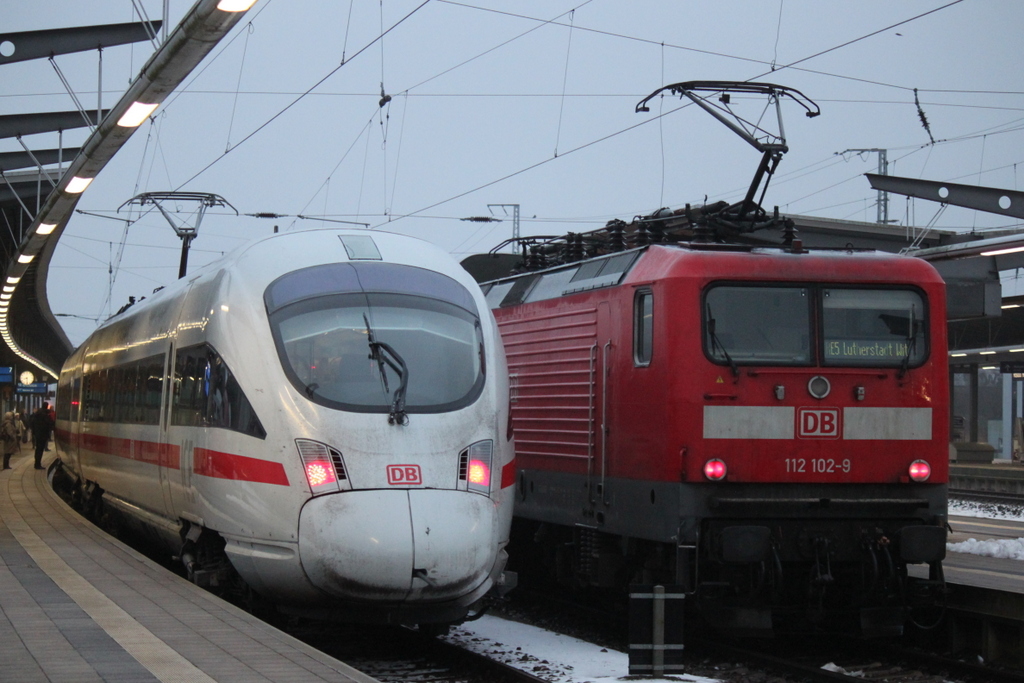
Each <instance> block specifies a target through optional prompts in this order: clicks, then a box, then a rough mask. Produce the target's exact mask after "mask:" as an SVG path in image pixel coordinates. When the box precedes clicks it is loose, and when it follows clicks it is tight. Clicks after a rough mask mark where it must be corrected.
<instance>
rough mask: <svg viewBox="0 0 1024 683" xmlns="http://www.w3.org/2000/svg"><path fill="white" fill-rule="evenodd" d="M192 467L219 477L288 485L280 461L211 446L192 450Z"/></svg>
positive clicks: (197, 470)
mask: <svg viewBox="0 0 1024 683" xmlns="http://www.w3.org/2000/svg"><path fill="white" fill-rule="evenodd" d="M192 469H193V470H194V471H195V473H196V474H202V475H204V476H207V477H217V478H218V479H238V480H242V481H254V482H256V483H259V484H277V485H279V486H288V475H287V474H285V471H284V466H283V465H282V464H281V463H279V462H270V461H269V460H260V459H258V458H250V457H247V456H244V455H235V454H234V453H223V452H221V451H214V450H210V449H209V448H196V449H194V450H193V451H192Z"/></svg>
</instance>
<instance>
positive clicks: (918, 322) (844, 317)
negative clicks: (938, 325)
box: [821, 288, 928, 367]
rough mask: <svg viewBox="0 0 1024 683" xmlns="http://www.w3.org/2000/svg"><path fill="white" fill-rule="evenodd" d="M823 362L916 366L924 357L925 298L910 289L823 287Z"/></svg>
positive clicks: (879, 365) (925, 343)
mask: <svg viewBox="0 0 1024 683" xmlns="http://www.w3.org/2000/svg"><path fill="white" fill-rule="evenodd" d="M821 305H822V328H823V333H824V338H823V340H822V342H823V349H822V362H823V364H824V365H846V366H871V367H899V366H906V367H916V366H918V365H920V364H921V363H923V362H924V360H925V358H926V357H927V355H928V337H927V334H926V325H925V323H926V314H925V310H926V309H925V304H924V299H923V297H922V295H921V294H919V293H918V292H917V291H913V290H899V289H847V288H829V289H823V290H822V296H821Z"/></svg>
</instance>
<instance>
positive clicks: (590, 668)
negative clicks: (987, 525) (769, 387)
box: [446, 500, 1024, 683]
mask: <svg viewBox="0 0 1024 683" xmlns="http://www.w3.org/2000/svg"><path fill="white" fill-rule="evenodd" d="M949 513H950V514H951V515H960V516H964V517H983V518H987V519H1008V520H1016V521H1024V509H1022V508H1019V507H1014V506H1008V505H991V504H986V503H975V502H969V501H962V500H951V501H949ZM947 548H948V549H949V551H950V552H955V553H970V554H974V555H988V556H991V557H1008V558H1012V559H1016V560H1024V538H1021V539H1016V540H1007V539H1002V540H993V541H978V540H975V539H973V538H972V539H969V540H967V541H964V542H963V543H950V544H949V545H948V546H947ZM446 639H447V640H449V641H451V642H454V643H457V644H459V645H461V646H462V647H465V648H468V649H470V650H473V651H474V652H480V653H482V654H486V655H488V656H489V657H491V658H493V659H498V660H500V661H502V662H504V663H506V664H508V665H510V666H514V667H516V668H517V669H521V670H523V671H527V672H529V673H532V674H534V675H536V676H538V677H539V678H543V679H545V680H549V681H552V682H553V683H611V682H612V681H625V680H635V678H632V679H631V678H630V677H629V656H628V655H626V654H625V653H624V652H617V651H615V650H609V649H607V648H603V647H601V646H599V645H593V644H591V643H587V642H584V641H582V640H577V639H576V638H571V637H569V636H565V635H561V634H557V633H554V632H552V631H548V630H545V629H542V628H538V627H536V626H529V625H527V624H521V623H518V622H515V621H508V620H506V619H501V618H499V617H495V616H490V615H486V616H484V617H482V618H481V619H478V620H477V621H470V622H467V623H465V624H462V625H461V626H458V627H457V628H454V629H452V632H451V634H450V635H448V636H446ZM527 653H529V654H527ZM644 680H651V681H656V680H670V681H685V682H686V683H714V682H715V679H711V678H704V677H701V676H691V675H689V674H679V675H671V676H666V677H665V678H663V679H651V678H645V679H644Z"/></svg>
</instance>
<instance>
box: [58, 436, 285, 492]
mask: <svg viewBox="0 0 1024 683" xmlns="http://www.w3.org/2000/svg"><path fill="white" fill-rule="evenodd" d="M57 437H58V438H62V439H63V440H64V441H65V443H68V444H70V446H71V447H75V446H78V447H81V448H84V449H86V450H90V451H93V452H96V453H104V454H106V455H113V456H116V457H118V458H124V459H126V460H135V461H137V462H143V463H146V464H149V465H159V466H160V467H166V468H168V469H172V470H177V469H180V468H181V449H180V448H179V447H178V446H175V445H173V444H166V443H165V444H161V443H156V442H155V441H143V440H141V439H122V438H118V437H111V436H102V435H99V434H77V435H75V434H71V433H70V432H68V431H66V430H58V434H57ZM75 442H77V443H75ZM192 459H193V463H192V470H193V471H194V472H195V473H196V474H202V475H204V476H207V477H216V478H218V479H233V480H238V481H252V482H256V483H258V484H276V485H279V486H288V475H287V474H285V471H284V466H283V465H282V464H281V463H279V462H270V461H267V460H260V459H259V458H250V457H247V456H244V455H235V454H233V453H224V452H221V451H214V450H210V449H208V448H196V449H194V451H193V453H192Z"/></svg>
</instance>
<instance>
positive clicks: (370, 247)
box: [339, 235, 381, 261]
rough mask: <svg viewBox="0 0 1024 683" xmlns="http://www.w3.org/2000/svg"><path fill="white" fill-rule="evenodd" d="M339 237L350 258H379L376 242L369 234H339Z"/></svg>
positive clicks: (378, 259)
mask: <svg viewBox="0 0 1024 683" xmlns="http://www.w3.org/2000/svg"><path fill="white" fill-rule="evenodd" d="M339 239H340V240H341V243H342V244H343V245H345V252H346V253H347V254H348V257H349V258H350V259H369V260H373V261H380V260H381V255H380V251H378V250H377V243H376V242H374V241H373V237H372V236H371V235H340V236H339Z"/></svg>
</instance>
